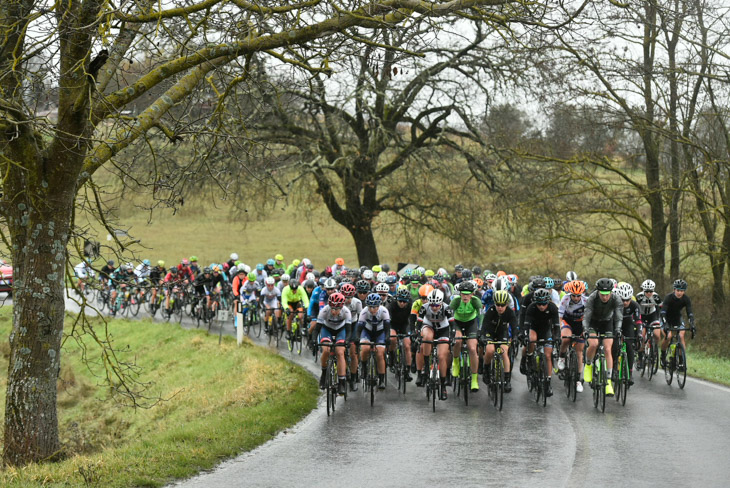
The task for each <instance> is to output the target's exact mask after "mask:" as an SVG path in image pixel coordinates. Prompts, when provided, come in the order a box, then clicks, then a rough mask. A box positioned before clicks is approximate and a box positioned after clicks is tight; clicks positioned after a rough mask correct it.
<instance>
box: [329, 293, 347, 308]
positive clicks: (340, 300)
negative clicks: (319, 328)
mask: <svg viewBox="0 0 730 488" xmlns="http://www.w3.org/2000/svg"><path fill="white" fill-rule="evenodd" d="M327 303H328V304H329V306H330V308H342V306H343V305H345V295H343V294H342V293H333V294H332V295H330V296H329V298H327Z"/></svg>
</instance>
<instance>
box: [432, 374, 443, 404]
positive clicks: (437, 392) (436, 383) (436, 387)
mask: <svg viewBox="0 0 730 488" xmlns="http://www.w3.org/2000/svg"><path fill="white" fill-rule="evenodd" d="M434 371H435V370H434ZM430 381H431V384H432V385H433V394H432V395H431V410H432V411H434V412H435V411H436V397H437V396H438V397H439V398H441V381H440V380H439V378H436V379H434V373H431V380H430Z"/></svg>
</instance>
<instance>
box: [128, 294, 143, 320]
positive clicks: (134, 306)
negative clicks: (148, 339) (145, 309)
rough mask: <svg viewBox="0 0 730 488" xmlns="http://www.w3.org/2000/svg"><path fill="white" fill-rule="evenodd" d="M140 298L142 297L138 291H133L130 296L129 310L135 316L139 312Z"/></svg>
mask: <svg viewBox="0 0 730 488" xmlns="http://www.w3.org/2000/svg"><path fill="white" fill-rule="evenodd" d="M140 300H141V298H140V296H139V294H138V293H137V292H135V293H132V295H130V297H129V311H130V312H131V314H132V316H133V317H136V316H137V314H138V313H139V307H140Z"/></svg>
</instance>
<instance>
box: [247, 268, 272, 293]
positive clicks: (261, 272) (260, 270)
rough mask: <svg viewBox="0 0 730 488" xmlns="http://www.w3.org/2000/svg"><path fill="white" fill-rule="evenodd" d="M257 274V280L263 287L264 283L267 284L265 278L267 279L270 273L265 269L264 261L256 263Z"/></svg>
mask: <svg viewBox="0 0 730 488" xmlns="http://www.w3.org/2000/svg"><path fill="white" fill-rule="evenodd" d="M255 275H256V282H257V283H258V285H259V288H263V287H264V284H265V282H264V280H266V278H268V277H269V275H268V274H267V273H266V270H265V269H264V265H263V263H258V264H257V265H256V271H255ZM249 279H251V278H249Z"/></svg>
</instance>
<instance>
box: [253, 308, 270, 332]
mask: <svg viewBox="0 0 730 488" xmlns="http://www.w3.org/2000/svg"><path fill="white" fill-rule="evenodd" d="M273 314H274V311H273V310H272V311H271V315H273ZM262 322H263V320H262V319H261V312H260V311H257V312H256V317H255V318H254V322H253V333H254V334H255V335H256V337H261V328H262V327H261V324H262Z"/></svg>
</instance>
